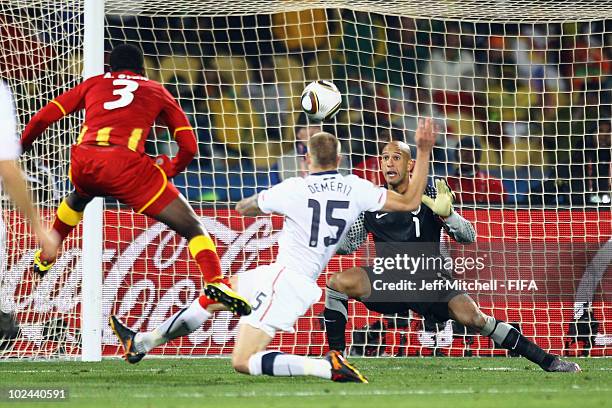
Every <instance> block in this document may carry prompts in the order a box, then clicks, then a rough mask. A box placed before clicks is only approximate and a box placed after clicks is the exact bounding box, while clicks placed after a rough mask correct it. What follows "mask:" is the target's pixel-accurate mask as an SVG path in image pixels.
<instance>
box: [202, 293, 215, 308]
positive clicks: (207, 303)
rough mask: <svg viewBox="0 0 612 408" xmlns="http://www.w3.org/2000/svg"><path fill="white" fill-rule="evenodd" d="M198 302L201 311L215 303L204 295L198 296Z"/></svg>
mask: <svg viewBox="0 0 612 408" xmlns="http://www.w3.org/2000/svg"><path fill="white" fill-rule="evenodd" d="M198 302H199V303H200V306H202V308H203V309H206V308H207V307H208V306H210V305H212V304H213V303H217V302H215V301H214V300H212V299H211V298H209V297H208V296H206V295H200V297H199V298H198Z"/></svg>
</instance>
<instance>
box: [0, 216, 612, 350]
mask: <svg viewBox="0 0 612 408" xmlns="http://www.w3.org/2000/svg"><path fill="white" fill-rule="evenodd" d="M200 215H201V220H202V222H203V224H204V225H205V226H206V228H207V230H208V231H209V232H210V234H211V235H212V237H213V238H214V240H215V242H216V244H217V250H218V253H219V256H220V258H221V265H222V268H223V270H224V272H225V273H227V274H233V273H240V272H241V271H245V270H248V269H252V268H253V267H255V266H257V265H261V264H267V263H270V262H271V261H272V260H273V259H274V256H275V253H276V241H277V238H278V233H279V231H280V229H281V227H282V217H278V216H272V217H258V218H242V217H240V216H238V215H237V214H236V213H234V212H233V211H232V210H212V209H210V210H204V211H202V212H201V213H200ZM463 215H464V216H465V217H466V218H468V219H470V220H472V221H473V222H474V225H475V227H476V230H477V235H478V240H479V241H480V242H483V241H484V242H495V243H498V244H499V243H501V244H503V243H508V244H510V243H512V244H515V243H517V242H522V243H529V242H539V243H542V242H550V243H558V242H563V243H572V242H576V243H591V244H597V245H599V246H602V248H604V247H603V245H604V244H605V243H607V242H608V241H609V240H610V239H611V237H612V217H611V215H610V212H597V211H592V212H591V211H551V210H499V209H496V210H471V211H464V212H463ZM5 219H7V220H9V219H11V220H12V219H14V217H13V216H12V214H5ZM104 225H105V227H104V239H105V240H104V284H103V313H104V321H106V319H107V316H108V315H109V314H111V313H112V314H117V315H119V317H120V318H122V319H124V320H125V321H126V322H127V323H128V325H130V326H131V327H133V328H134V329H138V330H151V329H152V328H154V327H155V326H157V325H158V324H159V323H160V322H162V321H163V320H164V319H166V318H167V317H169V316H170V315H172V314H173V313H175V312H176V311H177V310H179V309H180V308H182V307H185V306H187V305H188V304H190V303H191V301H192V300H193V299H194V298H195V297H196V296H197V294H198V293H199V292H200V290H201V288H202V281H201V277H200V272H199V270H198V267H197V265H196V264H195V263H194V262H193V261H191V260H190V259H189V252H188V249H187V246H186V242H185V240H184V239H182V238H180V237H178V236H177V235H176V234H175V233H174V232H172V231H170V230H169V229H168V228H167V227H166V226H165V225H163V224H160V223H156V222H154V221H152V220H149V219H147V218H146V217H144V216H142V215H139V214H134V213H132V212H131V211H127V210H117V211H111V210H107V211H106V212H105V220H104ZM22 228H23V227H22V225H11V224H8V225H7V226H6V231H7V238H8V240H7V241H6V242H7V244H6V245H7V247H6V248H7V249H6V250H5V251H3V252H4V253H5V255H3V258H2V262H1V263H0V266H2V269H0V273H1V274H2V275H1V276H0V295H1V296H0V299H1V303H0V306H1V307H2V310H4V311H11V312H15V313H16V314H17V316H18V318H19V320H20V322H21V326H22V330H21V335H20V337H19V339H18V341H16V342H15V343H14V344H13V345H12V353H13V354H14V355H40V354H44V353H48V354H54V353H59V354H78V353H79V349H78V344H79V313H80V301H81V298H80V282H81V278H82V265H81V263H80V254H81V253H80V249H79V239H78V236H79V232H80V231H76V232H75V237H76V238H74V239H70V240H69V241H67V243H66V245H65V248H64V252H63V254H62V256H61V258H60V259H59V260H58V263H57V266H56V267H55V268H54V269H53V271H52V273H50V274H49V275H48V276H46V277H45V278H43V279H42V280H41V279H37V278H35V277H34V276H32V272H31V270H30V263H31V256H32V251H33V249H34V248H33V247H32V242H31V241H30V240H29V239H28V238H27V235H26V234H24V233H23V230H22ZM522 248H524V247H522ZM551 248H554V246H552V247H551ZM607 248H608V249H607V251H608V252H610V250H609V246H607ZM367 250H368V248H362V249H360V251H358V253H357V254H354V255H350V256H342V257H341V256H336V257H334V258H333V259H332V260H331V262H330V264H329V266H328V268H327V269H326V271H325V272H324V273H323V274H322V275H321V277H320V278H319V281H318V283H319V285H320V286H321V287H324V285H325V282H326V279H327V277H328V276H329V274H332V273H335V272H337V271H339V270H340V269H341V268H346V267H350V266H353V265H356V264H357V265H363V264H364V263H365V262H367V260H366V252H367ZM604 250H605V249H604ZM515 255H516V254H515ZM550 255H551V256H552V255H554V254H552V253H551V254H550ZM604 255H605V254H604ZM607 256H608V260H609V256H610V254H609V253H608V254H607ZM581 262H582V263H581V266H580V267H578V266H576V268H575V271H576V272H574V273H575V274H578V276H575V279H578V280H580V279H581V277H582V274H583V273H584V270H585V269H586V266H585V265H583V264H584V260H582V261H581ZM609 269H610V267H609V262H608V270H607V271H608V272H610V270H609ZM323 307H324V305H323V299H321V301H320V302H319V303H317V304H316V305H315V306H314V307H313V308H312V310H311V311H310V312H309V313H308V314H307V315H306V316H304V317H303V318H301V319H300V320H299V321H298V323H297V330H296V333H294V334H288V333H284V334H281V335H280V336H278V337H277V338H276V339H275V342H274V343H273V347H280V348H281V349H282V350H283V351H286V352H293V353H299V354H314V355H320V354H322V353H324V352H325V351H326V350H325V346H324V343H325V341H324V333H323V331H322V328H321V325H320V318H319V314H320V313H321V311H322V310H323ZM482 307H483V309H484V311H485V312H487V313H491V314H493V315H494V316H495V317H497V318H498V319H504V320H507V321H509V322H512V323H518V324H520V327H521V330H522V331H523V332H524V333H525V334H526V335H527V336H529V337H532V338H535V340H536V341H537V342H538V343H539V344H540V345H542V346H543V347H545V348H547V349H550V350H552V351H554V352H557V353H561V352H564V351H565V350H564V336H565V334H566V332H567V330H568V325H569V324H570V322H572V319H573V314H574V302H573V301H572V300H571V299H569V298H568V299H550V300H546V301H542V300H537V301H530V300H529V299H525V298H520V299H518V300H512V299H509V300H507V301H501V300H498V299H497V300H495V302H494V303H491V302H488V303H487V302H485V303H484V304H482ZM593 308H594V317H595V318H596V319H597V320H598V322H599V326H598V328H597V332H596V333H592V334H593V339H594V341H593V344H594V349H593V351H592V354H594V355H610V354H612V299H605V298H602V296H600V294H599V292H597V291H595V293H593ZM351 312H352V314H353V319H352V321H351V323H349V328H350V329H353V328H356V329H359V328H362V327H363V326H365V325H366V324H372V323H374V322H376V321H383V320H381V317H380V316H378V315H376V314H374V313H371V312H368V311H367V310H366V309H365V308H364V307H363V306H362V305H361V304H354V305H352V306H351ZM414 317H415V316H413V318H412V319H410V320H408V319H401V320H402V322H403V323H404V324H397V327H395V326H396V324H395V323H393V324H390V323H389V322H390V320H389V319H385V320H384V322H385V327H386V329H385V331H384V336H383V340H382V342H383V343H384V344H385V345H386V347H384V352H386V353H392V354H396V353H400V354H404V355H430V354H431V353H432V347H433V345H434V344H435V345H436V346H437V347H439V348H441V349H442V350H443V352H444V353H445V354H450V355H491V354H504V353H505V351H502V350H498V349H494V347H493V345H492V344H491V342H490V340H489V339H486V338H480V337H478V336H467V337H466V336H461V335H458V333H457V329H456V328H455V330H454V332H453V328H452V325H450V324H449V325H446V326H444V325H440V326H439V327H438V330H439V332H438V333H437V334H436V335H435V337H434V335H433V333H432V331H431V330H432V329H428V330H425V329H424V328H423V324H422V322H421V320H420V319H418V318H414ZM236 323H237V319H236V318H234V317H232V316H231V315H230V314H229V313H227V312H223V313H218V314H217V315H216V316H215V318H214V319H211V320H210V321H209V322H207V323H206V324H205V325H204V326H203V327H202V328H200V329H198V330H197V331H196V332H194V333H192V334H191V335H189V336H187V337H185V338H183V339H180V340H175V341H173V342H171V343H170V344H168V345H166V346H164V347H161V348H159V349H158V350H156V351H155V353H158V354H164V355H216V354H227V353H229V352H230V351H231V348H232V346H233V343H234V338H235V335H236ZM350 331H351V330H349V332H350ZM350 338H351V337H350V333H349V339H350ZM349 342H350V341H349ZM103 347H104V349H103V353H104V355H115V354H117V353H119V350H118V345H117V341H116V339H115V337H114V335H113V334H112V332H111V330H110V328H108V327H105V328H104V329H103ZM41 350H42V351H41Z"/></svg>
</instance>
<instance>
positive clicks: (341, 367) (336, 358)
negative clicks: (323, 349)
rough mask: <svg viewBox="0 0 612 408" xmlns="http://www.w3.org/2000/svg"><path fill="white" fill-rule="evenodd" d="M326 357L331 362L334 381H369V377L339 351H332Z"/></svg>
mask: <svg viewBox="0 0 612 408" xmlns="http://www.w3.org/2000/svg"><path fill="white" fill-rule="evenodd" d="M325 359H326V360H327V361H329V363H330V364H331V371H332V376H331V380H332V381H335V382H356V383H366V384H367V383H368V379H367V378H365V377H364V376H363V375H362V374H361V373H360V372H359V370H357V369H356V368H355V367H353V366H352V365H351V364H350V363H349V362H348V361H347V360H346V358H344V356H343V355H342V353H340V352H339V351H336V350H332V351H330V352H329V353H327V355H326V356H325Z"/></svg>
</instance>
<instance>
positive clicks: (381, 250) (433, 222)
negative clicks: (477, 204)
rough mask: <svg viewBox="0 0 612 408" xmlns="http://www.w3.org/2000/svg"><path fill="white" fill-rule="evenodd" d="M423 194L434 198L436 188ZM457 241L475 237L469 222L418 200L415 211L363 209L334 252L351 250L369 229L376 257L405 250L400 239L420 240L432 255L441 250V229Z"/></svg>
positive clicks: (340, 252)
mask: <svg viewBox="0 0 612 408" xmlns="http://www.w3.org/2000/svg"><path fill="white" fill-rule="evenodd" d="M425 194H427V195H428V196H430V197H432V198H435V197H436V189H435V188H434V187H432V186H427V188H426V189H425ZM442 228H444V229H445V230H446V233H447V234H448V235H449V236H450V237H451V238H453V239H454V240H455V241H457V242H461V243H471V242H474V241H475V240H476V232H475V231H474V227H473V226H472V224H471V223H470V222H469V221H467V220H466V219H465V218H463V217H461V216H460V215H459V214H457V213H456V212H453V213H452V214H451V215H450V216H449V217H447V218H446V219H444V220H443V219H442V218H440V217H439V216H437V215H436V214H434V213H433V211H431V209H430V208H429V207H427V206H426V205H424V204H421V206H420V208H419V209H418V210H416V211H408V212H384V211H379V212H365V213H363V214H362V216H361V217H360V218H358V219H357V221H355V223H354V224H353V225H352V226H351V228H350V229H349V231H348V233H347V234H346V236H345V238H344V240H343V241H342V243H341V244H340V246H339V247H338V250H337V253H339V254H350V253H352V252H354V251H356V250H357V248H359V246H361V244H362V243H363V242H364V241H365V240H366V238H367V235H368V232H370V233H372V237H373V239H374V243H375V245H376V252H377V253H376V255H377V256H379V257H385V256H394V255H395V254H398V253H399V254H403V253H405V252H406V245H394V244H400V243H404V244H405V243H419V244H421V245H415V246H422V247H425V246H428V244H431V245H429V247H430V248H431V251H432V253H431V255H439V254H440V237H441V230H442Z"/></svg>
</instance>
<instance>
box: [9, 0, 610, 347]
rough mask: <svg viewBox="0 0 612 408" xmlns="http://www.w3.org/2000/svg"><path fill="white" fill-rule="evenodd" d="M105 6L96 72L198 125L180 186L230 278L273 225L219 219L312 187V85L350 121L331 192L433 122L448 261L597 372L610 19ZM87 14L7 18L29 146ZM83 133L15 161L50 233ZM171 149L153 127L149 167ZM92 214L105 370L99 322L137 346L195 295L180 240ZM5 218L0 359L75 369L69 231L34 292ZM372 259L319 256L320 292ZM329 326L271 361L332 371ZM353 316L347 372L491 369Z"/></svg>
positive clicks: (264, 242)
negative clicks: (128, 76)
mask: <svg viewBox="0 0 612 408" xmlns="http://www.w3.org/2000/svg"><path fill="white" fill-rule="evenodd" d="M105 3H106V5H105V7H106V16H105V51H106V55H108V52H109V51H110V49H111V48H112V47H113V46H115V45H117V44H120V43H124V42H130V43H133V44H136V45H138V46H140V47H141V48H142V49H143V51H144V53H145V60H146V61H145V62H146V67H147V75H148V77H149V78H151V79H154V80H157V81H160V82H161V83H162V84H164V86H166V87H167V89H168V90H169V91H170V92H171V93H172V94H173V95H174V96H175V97H176V98H177V100H178V101H179V103H180V105H181V106H182V108H183V109H184V110H185V112H186V113H187V115H188V117H189V120H190V121H191V123H192V125H193V127H194V130H195V132H196V134H197V138H198V145H199V155H198V157H197V158H196V159H195V160H194V161H193V163H191V165H190V166H189V167H188V169H187V170H186V171H185V172H184V174H181V175H179V176H177V177H176V178H175V179H174V183H175V184H176V185H177V186H178V187H179V189H180V190H181V191H182V192H183V194H184V195H185V196H186V197H187V199H188V200H189V202H190V203H191V205H192V206H193V207H194V208H195V209H196V211H197V212H198V214H199V215H200V216H201V220H202V222H203V223H204V225H205V226H206V228H207V229H208V231H209V232H210V233H211V235H212V236H213V238H214V240H215V242H216V244H217V248H218V251H219V255H220V257H221V265H222V268H223V269H224V271H225V272H226V273H227V274H234V273H239V272H241V271H244V270H248V269H251V268H253V267H255V266H257V265H262V264H267V263H270V262H271V261H272V260H273V259H274V256H275V254H276V241H277V238H278V232H279V231H280V228H281V227H282V222H283V220H282V218H281V217H277V216H271V217H259V218H256V219H255V218H241V217H240V216H238V215H237V214H236V213H235V212H234V210H233V203H235V202H236V201H237V200H239V199H241V198H243V197H247V196H250V195H252V194H254V193H256V192H258V191H261V190H262V189H265V188H268V187H270V186H272V185H274V184H276V183H278V182H280V181H282V180H284V179H286V178H288V177H294V176H303V175H304V174H305V172H306V166H305V161H304V153H305V141H306V140H307V139H308V137H309V135H311V134H313V133H314V132H316V131H318V130H320V129H321V125H320V124H317V123H312V122H309V121H308V120H307V119H306V118H305V117H304V116H303V115H302V114H301V109H300V107H299V96H300V93H301V90H302V89H303V87H304V86H305V84H306V83H308V82H310V81H313V80H319V79H325V80H331V81H333V82H334V83H335V84H336V85H337V86H338V88H339V89H340V90H341V92H342V94H343V107H342V109H341V111H340V112H339V114H338V115H337V117H336V118H335V119H334V120H332V121H330V122H329V123H324V124H323V125H322V128H323V129H324V130H329V131H332V132H334V133H335V134H336V135H337V136H338V137H339V139H340V140H341V143H342V147H343V159H342V162H341V171H342V172H345V173H354V174H357V175H359V176H361V177H364V178H367V179H369V180H371V181H373V182H375V183H384V177H383V174H382V173H381V172H380V170H379V166H378V155H379V154H380V153H381V149H382V147H383V146H384V144H385V143H386V142H388V141H390V140H403V141H405V142H407V143H408V144H409V145H411V146H413V142H414V131H415V128H416V123H417V119H418V118H420V117H426V116H429V117H433V118H435V121H436V123H437V125H438V128H439V134H438V138H437V143H436V148H435V151H434V154H433V163H432V166H431V169H430V174H431V175H433V176H436V177H444V178H448V179H449V184H451V186H452V187H453V188H454V189H455V190H456V192H457V203H456V206H455V207H456V210H457V211H458V212H459V213H461V214H462V215H463V216H464V217H466V218H467V219H469V220H470V221H472V222H473V223H474V226H475V228H476V231H477V236H478V238H477V239H478V241H477V244H474V245H468V246H461V245H459V244H457V243H453V242H451V241H450V240H449V239H448V237H445V236H444V237H443V238H442V242H443V245H444V246H445V248H446V250H447V251H448V253H449V254H450V256H452V257H454V258H458V257H468V256H471V255H474V254H479V255H482V256H485V257H486V259H487V262H486V265H485V268H484V269H482V270H477V269H476V268H469V267H468V272H469V273H472V275H470V276H471V277H472V278H474V279H478V280H480V281H483V282H487V281H492V280H495V281H499V283H500V284H501V283H504V284H505V286H504V287H499V286H498V287H497V288H496V289H495V290H488V291H487V290H484V289H482V288H479V289H476V290H475V291H474V293H473V294H474V297H475V298H476V299H477V300H478V301H479V303H480V304H481V305H482V308H483V310H484V311H485V312H486V313H489V314H492V315H494V316H495V317H496V318H498V319H503V320H506V321H508V322H510V323H512V324H514V325H516V326H517V327H518V328H520V330H521V331H522V332H523V333H524V334H525V335H527V336H528V337H529V338H532V339H534V340H535V341H536V342H537V343H538V344H539V345H541V346H542V347H544V348H545V349H547V350H549V351H551V352H555V353H559V354H572V355H575V354H579V355H600V356H601V355H610V354H612V303H611V300H612V298H611V297H610V296H611V293H610V292H611V290H612V285H611V283H612V282H611V281H610V279H611V277H610V276H607V275H606V273H607V272H609V269H610V266H609V265H610V258H611V256H612V248H611V245H612V241H611V237H612V218H611V216H610V214H611V212H610V138H611V126H610V123H611V117H612V109H611V106H612V92H611V89H612V86H611V85H612V82H611V79H610V78H611V74H612V61H611V56H612V50H611V48H610V47H611V43H610V41H611V39H612V37H611V35H612V34H611V33H612V30H611V28H612V26H611V24H610V18H612V3H609V2H601V1H582V2H580V5H579V6H578V5H577V4H574V3H573V2H561V3H556V2H533V1H530V2H527V1H521V0H515V1H460V2H459V1H429V0H418V1H414V2H373V1H353V2H344V1H255V0H253V1H243V2H232V1H202V0H198V1H195V0H166V1H158V0H155V1H130V2H126V1H122V0H106V2H105ZM83 10H84V8H83V2H82V1H77V0H74V1H70V2H61V4H59V2H52V1H44V0H40V1H24V0H9V1H4V2H2V3H0V33H2V34H1V36H0V41H1V42H2V48H1V50H0V73H1V77H2V78H3V79H5V80H7V81H8V82H9V84H10V86H11V87H12V89H13V92H14V95H15V97H16V105H17V112H18V116H19V121H20V124H21V127H22V128H23V126H25V124H26V123H27V120H28V119H29V118H30V117H31V116H32V115H33V114H34V113H35V112H36V110H37V109H39V108H40V107H41V106H43V104H44V103H46V102H47V101H48V100H50V99H52V98H53V96H54V95H57V94H58V93H59V92H61V91H63V90H66V89H69V88H70V87H71V86H74V85H75V84H77V83H78V82H79V81H80V80H81V69H82V63H83V35H84V27H83V21H84V20H83V12H84V11H83ZM81 119H82V116H79V115H72V116H70V117H67V118H65V119H63V120H62V121H61V122H60V123H58V124H57V125H55V126H54V127H53V128H51V129H50V130H49V131H47V132H46V133H45V135H44V136H43V137H41V139H40V140H39V141H38V142H37V143H35V145H34V149H33V150H32V151H31V153H28V154H27V155H24V157H23V160H22V162H23V165H24V167H25V168H26V170H27V173H28V175H29V178H30V183H31V184H32V187H33V190H34V195H35V197H36V199H37V201H38V203H39V205H40V206H41V207H42V208H44V211H45V217H46V219H47V220H48V221H51V220H52V219H53V216H54V209H55V208H56V207H57V205H58V204H59V202H60V200H61V198H62V197H63V196H64V195H65V194H67V193H68V192H69V191H71V187H70V184H69V182H68V180H67V173H68V165H69V146H70V145H71V144H72V143H74V141H75V140H76V136H77V135H78V133H79V124H80V120H81ZM413 147H414V146H413ZM176 149H177V147H176V145H175V143H174V142H172V141H171V138H170V137H169V135H168V134H167V132H166V131H165V129H164V128H163V127H156V128H155V129H154V131H153V132H152V135H150V137H149V139H148V142H147V152H148V153H149V154H151V155H158V154H162V153H163V154H168V155H170V156H172V155H173V154H174V153H176ZM103 216H104V227H103V228H104V231H103V233H104V242H103V271H104V272H103V273H104V279H103V282H104V283H103V291H102V293H103V299H102V309H103V310H102V313H103V319H102V321H103V322H104V325H105V327H104V328H103V329H102V346H103V355H105V356H114V355H117V354H119V353H121V351H120V349H119V346H118V343H117V340H116V339H115V337H114V335H113V334H112V332H111V330H110V328H108V327H106V321H107V317H108V316H109V315H110V314H116V315H118V316H119V317H120V318H121V319H122V320H124V321H125V322H126V323H127V324H128V325H129V326H130V327H132V328H133V329H135V330H150V329H152V328H154V327H155V326H157V325H158V324H159V323H160V322H161V321H163V320H164V319H166V318H167V317H169V316H171V315H172V314H173V313H175V312H176V311H177V310H179V309H180V308H182V307H186V306H187V305H189V304H190V303H191V301H192V300H193V299H194V298H195V297H196V296H197V294H198V293H199V292H200V290H201V289H202V280H201V276H200V273H199V271H198V268H197V266H196V265H195V263H193V261H191V260H190V259H189V255H188V250H187V247H186V242H185V240H184V239H182V238H180V237H179V236H177V235H176V234H175V233H173V232H172V231H170V230H169V229H168V228H167V227H166V226H165V225H163V224H159V223H156V222H154V221H152V220H149V219H146V217H144V216H141V215H139V214H135V213H133V212H132V211H131V210H130V209H128V208H125V207H121V206H119V205H118V204H117V203H116V202H115V201H114V200H112V199H109V200H106V201H105V205H104V214H103ZM2 217H3V218H2V220H3V224H2V225H0V227H2V228H0V235H1V236H2V238H3V239H1V240H0V244H1V245H2V247H1V248H0V249H1V252H0V294H1V295H0V310H1V315H0V317H1V319H0V358H5V357H6V358H22V357H33V358H49V357H67V358H76V357H78V356H79V355H80V354H81V332H80V318H81V313H80V310H81V301H82V299H81V279H82V275H83V271H82V269H83V268H82V264H81V254H82V253H81V249H80V248H81V235H82V230H81V228H79V229H77V230H75V231H74V232H73V233H72V234H71V235H70V237H69V238H68V240H67V241H66V242H65V244H64V250H63V252H62V255H61V257H60V258H59V260H58V262H57V264H56V266H55V267H54V268H53V269H52V271H51V273H49V274H48V275H47V276H46V277H44V278H43V279H39V278H37V277H35V276H34V274H33V271H32V269H31V260H32V255H33V252H34V250H35V248H36V247H35V242H34V240H33V238H32V236H31V234H30V232H29V231H28V229H27V227H26V226H24V220H23V219H22V218H21V216H20V215H19V214H18V213H17V212H15V211H14V210H13V209H12V207H11V206H10V205H9V204H8V201H6V200H3V201H2ZM443 235H444V233H443ZM373 256H374V251H373V248H372V245H371V242H368V243H366V244H365V245H364V246H363V247H362V248H360V249H359V250H358V251H357V252H356V253H355V254H352V255H346V256H337V257H334V259H333V260H332V261H331V262H330V264H329V266H328V268H327V269H326V270H325V272H324V273H323V274H322V275H321V277H320V279H319V284H320V285H321V287H324V285H325V282H326V280H327V279H328V278H329V276H330V274H332V273H336V272H338V271H340V270H342V269H346V268H349V267H352V266H363V265H368V264H369V263H371V262H372V258H373ZM455 272H457V269H456V268H455ZM464 272H465V271H464ZM462 273H463V272H462ZM466 274H467V272H466ZM608 275H609V274H608ZM466 276H467V275H466ZM511 282H514V283H511ZM531 282H535V283H536V285H538V286H539V288H538V290H534V289H533V288H529V285H530V284H531ZM524 285H525V286H524ZM542 288H543V289H542ZM470 292H472V291H470ZM323 308H324V304H323V300H321V302H319V303H317V304H316V305H315V306H313V308H312V309H311V310H310V311H309V312H308V313H307V314H306V316H305V317H303V318H301V319H300V320H299V321H298V323H297V324H296V332H295V333H285V334H282V335H280V336H278V337H277V339H275V341H274V343H273V347H280V348H281V349H282V350H284V351H289V352H294V353H305V354H312V355H321V354H323V353H325V352H326V346H325V335H324V329H323V323H322V322H323V319H322V314H321V313H322V311H323ZM349 314H350V319H349V325H348V330H347V340H348V344H349V345H350V348H351V350H350V351H351V353H352V354H358V355H397V356H414V355H441V354H442V355H454V356H471V355H506V351H505V350H502V349H497V348H495V346H494V345H493V344H492V343H491V341H490V340H489V339H487V338H482V337H479V336H478V335H476V334H475V333H473V332H471V331H470V330H467V329H466V328H464V327H461V326H459V325H457V324H453V323H452V322H433V321H427V320H423V318H422V317H421V316H419V315H417V314H416V313H409V312H408V310H406V313H404V314H401V315H392V316H387V315H385V316H381V315H379V314H376V313H373V312H370V311H368V310H366V309H365V308H364V307H363V305H361V304H359V303H351V304H350V307H349ZM236 324H237V319H236V318H234V317H232V316H231V314H229V313H218V314H217V315H216V316H215V317H214V319H212V320H210V321H209V322H207V323H206V324H205V325H204V326H203V327H202V328H200V329H198V330H197V331H196V332H194V333H192V334H191V335H189V336H187V337H185V338H182V339H179V340H175V341H173V342H171V343H169V344H167V345H165V346H163V347H160V348H159V349H157V350H155V351H153V354H160V355H165V356H203V355H217V354H227V353H229V352H231V349H232V346H233V344H234V340H235V336H236V329H237V327H236Z"/></svg>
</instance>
